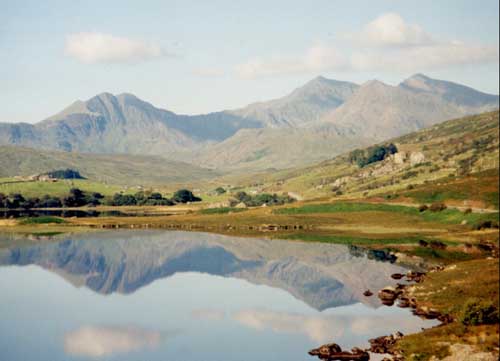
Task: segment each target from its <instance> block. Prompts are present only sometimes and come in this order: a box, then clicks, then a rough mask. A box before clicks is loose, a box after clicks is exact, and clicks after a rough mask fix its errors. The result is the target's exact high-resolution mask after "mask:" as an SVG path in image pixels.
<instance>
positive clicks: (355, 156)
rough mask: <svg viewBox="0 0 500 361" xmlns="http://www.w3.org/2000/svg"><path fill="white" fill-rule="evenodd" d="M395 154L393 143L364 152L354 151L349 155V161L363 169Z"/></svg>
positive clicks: (396, 150)
mask: <svg viewBox="0 0 500 361" xmlns="http://www.w3.org/2000/svg"><path fill="white" fill-rule="evenodd" d="M397 152H398V148H397V147H396V146H395V145H394V144H393V143H390V144H388V145H377V146H374V147H370V148H368V149H366V150H361V149H355V150H353V151H352V152H351V153H349V161H350V162H351V163H353V164H357V165H358V166H359V167H360V168H363V167H365V166H367V165H368V164H371V163H375V162H380V161H381V160H384V159H385V158H386V157H388V156H389V155H391V154H394V153H397Z"/></svg>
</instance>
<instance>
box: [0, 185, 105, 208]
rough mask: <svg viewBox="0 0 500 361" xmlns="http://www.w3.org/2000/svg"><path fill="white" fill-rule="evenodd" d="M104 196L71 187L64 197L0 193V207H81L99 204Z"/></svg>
mask: <svg viewBox="0 0 500 361" xmlns="http://www.w3.org/2000/svg"><path fill="white" fill-rule="evenodd" d="M103 198H104V196H103V195H102V194H100V193H86V192H84V191H82V190H80V189H78V188H72V189H71V190H70V191H69V194H68V195H67V196H66V197H64V198H62V199H61V198H59V197H55V196H49V195H45V196H43V197H41V198H39V197H29V198H28V197H24V196H23V195H22V194H19V193H14V194H10V195H8V196H7V195H5V194H3V193H0V208H5V209H30V208H60V207H81V206H85V205H92V206H96V205H99V204H101V200H102V199H103Z"/></svg>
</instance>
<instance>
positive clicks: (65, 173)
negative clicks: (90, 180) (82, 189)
mask: <svg viewBox="0 0 500 361" xmlns="http://www.w3.org/2000/svg"><path fill="white" fill-rule="evenodd" d="M47 175H48V176H49V177H50V178H57V179H85V178H84V177H82V175H81V174H80V172H78V171H77V170H73V169H69V168H68V169H59V170H53V171H51V172H48V173H47Z"/></svg>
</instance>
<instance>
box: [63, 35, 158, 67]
mask: <svg viewBox="0 0 500 361" xmlns="http://www.w3.org/2000/svg"><path fill="white" fill-rule="evenodd" d="M65 54H66V55H68V56H71V57H73V58H75V59H77V60H79V61H81V62H83V63H87V64H93V63H138V62H141V61H145V60H150V59H154V58H158V57H161V56H164V55H168V54H166V53H165V51H164V50H162V48H161V47H160V46H158V45H156V44H153V43H148V42H144V41H141V40H135V39H129V38H125V37H118V36H114V35H109V34H102V33H77V34H71V35H68V36H67V37H66V44H65Z"/></svg>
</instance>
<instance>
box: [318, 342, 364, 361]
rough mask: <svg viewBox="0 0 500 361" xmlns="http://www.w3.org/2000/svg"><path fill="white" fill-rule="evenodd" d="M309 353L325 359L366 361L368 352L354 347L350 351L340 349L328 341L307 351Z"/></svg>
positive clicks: (328, 360)
mask: <svg viewBox="0 0 500 361" xmlns="http://www.w3.org/2000/svg"><path fill="white" fill-rule="evenodd" d="M309 355H311V356H317V357H318V358H319V359H320V360H325V361H335V360H339V361H368V360H369V359H370V354H369V353H368V352H366V351H365V350H362V349H360V348H357V347H354V348H353V349H352V350H351V351H350V352H349V351H342V349H341V348H340V346H339V345H337V344H336V343H329V344H326V345H322V346H320V347H318V348H315V349H312V350H311V351H309Z"/></svg>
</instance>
